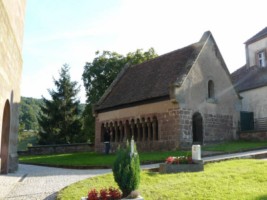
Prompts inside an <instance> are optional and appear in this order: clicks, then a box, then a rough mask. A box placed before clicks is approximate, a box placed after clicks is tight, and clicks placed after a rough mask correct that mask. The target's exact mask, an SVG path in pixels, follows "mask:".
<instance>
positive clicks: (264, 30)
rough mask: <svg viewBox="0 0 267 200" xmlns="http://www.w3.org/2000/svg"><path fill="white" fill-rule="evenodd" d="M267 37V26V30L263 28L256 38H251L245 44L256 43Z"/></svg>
mask: <svg viewBox="0 0 267 200" xmlns="http://www.w3.org/2000/svg"><path fill="white" fill-rule="evenodd" d="M266 35H267V26H266V27H265V28H263V29H262V30H261V31H259V32H258V33H256V34H255V35H254V36H252V37H251V38H249V39H248V40H247V41H246V42H245V44H248V43H251V42H254V41H255V40H257V39H260V38H261V37H263V36H266Z"/></svg>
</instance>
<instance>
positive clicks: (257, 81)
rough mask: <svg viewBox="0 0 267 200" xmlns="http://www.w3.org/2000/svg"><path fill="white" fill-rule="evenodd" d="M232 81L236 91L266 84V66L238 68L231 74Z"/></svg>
mask: <svg viewBox="0 0 267 200" xmlns="http://www.w3.org/2000/svg"><path fill="white" fill-rule="evenodd" d="M231 78H232V82H233V84H234V87H235V89H236V90H237V91H238V92H244V91H247V90H251V89H255V88H259V87H263V86H267V68H266V67H258V66H254V67H247V66H246V65H245V66H243V67H241V68H239V69H238V70H236V71H235V72H233V73H232V74H231Z"/></svg>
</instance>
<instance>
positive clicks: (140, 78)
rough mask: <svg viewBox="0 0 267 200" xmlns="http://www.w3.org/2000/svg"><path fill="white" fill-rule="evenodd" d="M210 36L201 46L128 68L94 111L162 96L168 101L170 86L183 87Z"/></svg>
mask: <svg viewBox="0 0 267 200" xmlns="http://www.w3.org/2000/svg"><path fill="white" fill-rule="evenodd" d="M210 34H211V33H210V32H206V33H205V34H204V35H203V37H202V38H201V40H200V41H199V42H198V43H195V44H192V45H189V46H187V47H184V48H182V49H178V50H176V51H173V52H170V53H167V54H164V55H162V56H159V57H157V58H154V59H152V60H149V61H147V62H144V63H142V64H138V65H134V66H130V67H128V68H126V69H125V70H124V72H123V74H121V75H120V76H119V77H118V78H117V80H116V81H115V83H113V84H112V86H111V87H110V88H109V89H108V90H109V92H106V94H105V95H104V97H102V98H101V100H100V101H99V102H98V104H97V105H96V107H95V110H96V111H101V110H108V109H111V108H114V107H120V106H125V105H126V106H127V105H130V104H134V103H138V102H144V101H149V100H153V99H160V98H163V97H167V98H169V87H170V86H171V85H173V84H176V85H181V84H182V82H183V80H184V78H185V77H186V75H187V73H188V72H189V70H190V68H191V67H192V65H193V63H194V61H195V59H196V58H197V56H198V54H199V52H200V50H201V48H202V46H203V44H204V40H206V39H207V37H208V36H209V35H210Z"/></svg>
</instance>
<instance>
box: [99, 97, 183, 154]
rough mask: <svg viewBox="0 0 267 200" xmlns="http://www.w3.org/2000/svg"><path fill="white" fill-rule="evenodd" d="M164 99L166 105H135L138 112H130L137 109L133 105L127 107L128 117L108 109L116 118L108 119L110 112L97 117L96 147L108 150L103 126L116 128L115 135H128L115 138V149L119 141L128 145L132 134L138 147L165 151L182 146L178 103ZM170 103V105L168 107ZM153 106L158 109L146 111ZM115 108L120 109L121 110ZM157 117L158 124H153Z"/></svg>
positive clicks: (112, 142)
mask: <svg viewBox="0 0 267 200" xmlns="http://www.w3.org/2000/svg"><path fill="white" fill-rule="evenodd" d="M161 103H162V104H161V105H162V106H160V103H157V104H154V105H153V104H151V105H147V108H144V109H140V108H137V109H134V111H137V110H138V109H140V112H139V113H138V114H136V115H130V114H133V113H131V112H130V110H131V108H129V109H126V110H125V113H127V115H126V116H125V117H121V118H118V117H116V118H115V117H114V116H116V114H114V113H113V114H114V115H111V113H105V114H106V116H113V118H110V119H108V120H107V117H106V116H98V117H96V136H95V150H96V151H97V152H103V151H104V143H103V142H104V141H103V139H102V138H103V129H105V128H108V130H112V132H114V134H115V135H123V136H124V137H123V139H122V138H121V137H120V139H119V140H118V139H116V138H115V139H113V138H112V139H111V150H112V151H115V150H116V149H117V147H118V146H119V145H124V144H125V143H126V139H128V140H130V138H131V137H132V136H134V138H135V141H136V144H137V149H138V151H164V150H174V149H177V148H179V109H178V105H177V104H175V105H173V104H172V103H171V102H167V103H166V102H161ZM166 104H168V105H169V106H167V107H166ZM158 106H159V107H158ZM151 107H154V108H155V110H154V112H147V113H145V111H153V109H150V108H151ZM156 108H158V109H156ZM162 108H164V109H162ZM115 112H118V110H117V111H115ZM119 112H122V111H119ZM142 112H143V113H142ZM102 115H103V114H102ZM121 116H123V114H122V115H121ZM100 119H106V120H100ZM154 120H156V123H157V127H155V125H153V122H154ZM149 127H150V128H149ZM146 135H148V136H146Z"/></svg>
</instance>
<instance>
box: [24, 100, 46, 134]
mask: <svg viewBox="0 0 267 200" xmlns="http://www.w3.org/2000/svg"><path fill="white" fill-rule="evenodd" d="M41 105H43V101H42V100H41V99H34V98H30V97H21V101H20V106H19V123H20V133H21V132H22V131H24V130H33V131H38V130H39V123H38V115H39V112H40V111H41V108H40V106H41Z"/></svg>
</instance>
